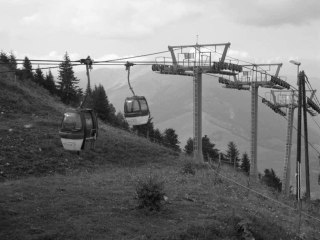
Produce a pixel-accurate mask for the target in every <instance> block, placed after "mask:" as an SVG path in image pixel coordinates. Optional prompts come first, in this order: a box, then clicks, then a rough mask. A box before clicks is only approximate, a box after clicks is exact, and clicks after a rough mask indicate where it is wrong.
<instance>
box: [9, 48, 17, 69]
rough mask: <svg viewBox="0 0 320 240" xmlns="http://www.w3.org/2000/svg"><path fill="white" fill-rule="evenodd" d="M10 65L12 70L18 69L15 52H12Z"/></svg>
mask: <svg viewBox="0 0 320 240" xmlns="http://www.w3.org/2000/svg"><path fill="white" fill-rule="evenodd" d="M9 66H10V69H11V70H16V69H17V59H16V56H15V55H14V53H13V52H11V53H10V56H9Z"/></svg>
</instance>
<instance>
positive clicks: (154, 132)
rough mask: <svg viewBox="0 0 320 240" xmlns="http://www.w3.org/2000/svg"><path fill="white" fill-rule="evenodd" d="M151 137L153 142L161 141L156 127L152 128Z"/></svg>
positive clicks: (161, 138)
mask: <svg viewBox="0 0 320 240" xmlns="http://www.w3.org/2000/svg"><path fill="white" fill-rule="evenodd" d="M152 139H153V142H155V143H162V141H163V136H162V134H161V132H160V130H159V129H158V128H156V129H154V131H153V136H152Z"/></svg>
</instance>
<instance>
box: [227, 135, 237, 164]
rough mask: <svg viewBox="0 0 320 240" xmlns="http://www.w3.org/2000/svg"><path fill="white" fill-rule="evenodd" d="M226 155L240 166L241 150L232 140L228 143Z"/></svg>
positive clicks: (232, 162)
mask: <svg viewBox="0 0 320 240" xmlns="http://www.w3.org/2000/svg"><path fill="white" fill-rule="evenodd" d="M226 157H227V158H228V159H229V161H230V163H231V164H234V163H235V165H236V167H239V161H240V159H239V150H238V148H237V145H236V144H235V143H234V142H232V141H231V142H229V143H228V149H227V154H226Z"/></svg>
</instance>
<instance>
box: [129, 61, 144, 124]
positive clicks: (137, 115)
mask: <svg viewBox="0 0 320 240" xmlns="http://www.w3.org/2000/svg"><path fill="white" fill-rule="evenodd" d="M125 66H126V70H127V71H128V85H129V88H130V90H131V92H132V93H133V96H132V97H127V98H126V99H125V102H124V117H125V119H126V121H127V122H128V124H129V125H130V126H137V125H144V124H147V123H148V121H149V119H150V111H149V107H148V103H147V100H146V98H145V97H144V96H136V95H135V93H134V91H133V89H132V87H131V85H130V67H131V66H133V63H130V62H127V63H126V64H125Z"/></svg>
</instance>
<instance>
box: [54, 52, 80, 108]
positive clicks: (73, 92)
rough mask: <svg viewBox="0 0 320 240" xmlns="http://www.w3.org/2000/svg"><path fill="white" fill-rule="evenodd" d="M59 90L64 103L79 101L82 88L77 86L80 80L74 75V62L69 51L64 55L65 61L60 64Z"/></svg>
mask: <svg viewBox="0 0 320 240" xmlns="http://www.w3.org/2000/svg"><path fill="white" fill-rule="evenodd" d="M58 79H59V80H60V81H58V86H59V87H58V90H59V95H60V98H61V100H62V102H63V103H65V104H70V103H77V102H79V97H80V96H81V95H82V90H81V89H80V88H79V87H78V86H77V84H78V83H79V80H78V79H77V78H76V77H75V76H74V72H73V68H72V64H71V61H70V58H69V56H68V53H67V52H66V53H65V55H64V59H63V62H62V63H60V64H59V76H58Z"/></svg>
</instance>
